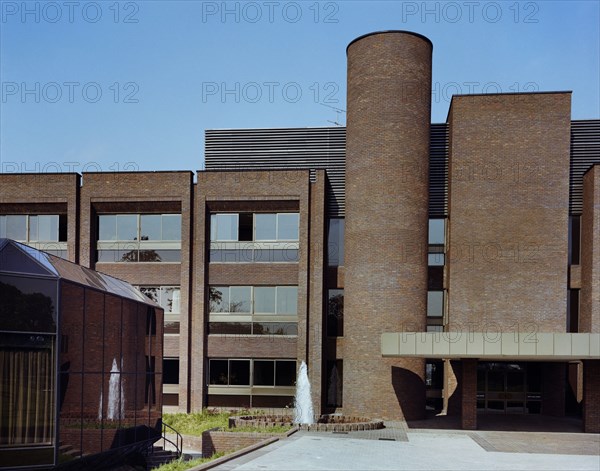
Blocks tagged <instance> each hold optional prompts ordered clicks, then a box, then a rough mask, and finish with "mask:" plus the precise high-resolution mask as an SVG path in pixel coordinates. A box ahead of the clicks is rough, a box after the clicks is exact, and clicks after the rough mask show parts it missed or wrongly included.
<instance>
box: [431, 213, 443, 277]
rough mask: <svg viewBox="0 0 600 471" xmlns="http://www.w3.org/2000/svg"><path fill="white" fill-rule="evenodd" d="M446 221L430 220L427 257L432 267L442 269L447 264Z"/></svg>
mask: <svg viewBox="0 0 600 471" xmlns="http://www.w3.org/2000/svg"><path fill="white" fill-rule="evenodd" d="M445 247H446V220H445V219H430V220H429V254H428V256H427V261H428V265H429V266H430V267H441V266H444V264H445V262H446V260H445V259H446V256H445Z"/></svg>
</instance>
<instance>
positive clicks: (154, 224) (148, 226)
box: [140, 214, 162, 240]
mask: <svg viewBox="0 0 600 471" xmlns="http://www.w3.org/2000/svg"><path fill="white" fill-rule="evenodd" d="M140 219H141V221H140V223H141V228H140V240H162V235H161V221H162V216H161V215H160V214H142V216H141V217H140Z"/></svg>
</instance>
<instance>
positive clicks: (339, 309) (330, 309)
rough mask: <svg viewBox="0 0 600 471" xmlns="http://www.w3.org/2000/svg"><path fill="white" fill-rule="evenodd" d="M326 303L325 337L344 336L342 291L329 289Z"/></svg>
mask: <svg viewBox="0 0 600 471" xmlns="http://www.w3.org/2000/svg"><path fill="white" fill-rule="evenodd" d="M328 298H329V299H328V302H327V335H328V336H329V337H342V336H343V335H344V290H343V289H330V290H329V293H328Z"/></svg>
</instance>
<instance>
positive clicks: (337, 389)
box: [327, 360, 344, 407]
mask: <svg viewBox="0 0 600 471" xmlns="http://www.w3.org/2000/svg"><path fill="white" fill-rule="evenodd" d="M343 378H344V361H343V360H329V361H328V362H327V407H342V405H343V384H344V381H343Z"/></svg>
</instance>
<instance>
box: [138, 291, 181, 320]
mask: <svg viewBox="0 0 600 471" xmlns="http://www.w3.org/2000/svg"><path fill="white" fill-rule="evenodd" d="M138 288H139V290H140V291H141V292H142V293H144V294H145V295H146V296H148V297H149V298H150V299H151V300H152V301H154V302H155V303H157V304H160V306H161V307H162V308H163V309H164V311H165V314H179V311H180V290H179V286H139V287H138Z"/></svg>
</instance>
